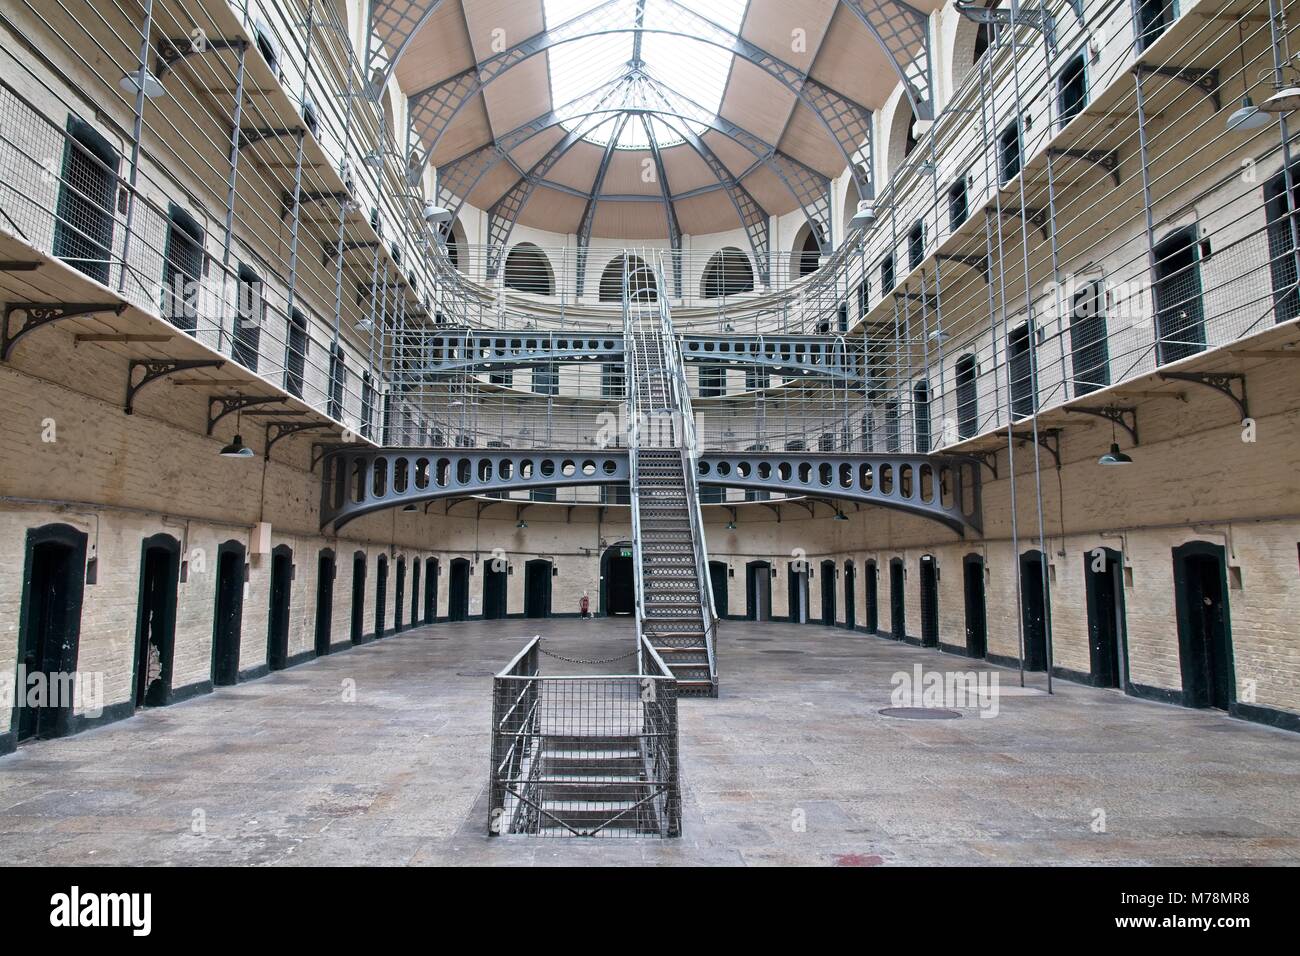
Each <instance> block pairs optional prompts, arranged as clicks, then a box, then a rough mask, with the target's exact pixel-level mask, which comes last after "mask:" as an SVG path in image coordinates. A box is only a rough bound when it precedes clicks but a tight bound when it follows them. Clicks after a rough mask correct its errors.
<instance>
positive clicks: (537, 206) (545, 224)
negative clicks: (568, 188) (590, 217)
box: [519, 186, 587, 235]
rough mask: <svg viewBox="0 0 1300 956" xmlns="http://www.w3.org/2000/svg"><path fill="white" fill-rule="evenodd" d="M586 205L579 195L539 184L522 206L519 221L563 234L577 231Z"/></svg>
mask: <svg viewBox="0 0 1300 956" xmlns="http://www.w3.org/2000/svg"><path fill="white" fill-rule="evenodd" d="M586 205H587V204H586V202H585V201H584V200H583V199H582V198H581V197H580V196H571V195H569V194H568V193H563V192H560V191H559V190H558V189H547V188H546V187H545V186H539V187H538V188H537V189H535V190H534V191H533V196H532V199H531V200H530V201H529V203H528V205H527V206H525V207H524V212H523V215H521V216H520V217H519V221H520V222H521V223H522V224H523V225H525V226H532V227H533V228H534V229H545V230H546V231H548V232H558V233H560V234H561V235H565V234H568V233H573V232H577V231H578V222H579V221H580V220H581V219H582V210H583V209H584V208H585V207H586Z"/></svg>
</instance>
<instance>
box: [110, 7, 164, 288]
mask: <svg viewBox="0 0 1300 956" xmlns="http://www.w3.org/2000/svg"><path fill="white" fill-rule="evenodd" d="M151 33H153V0H145V4H144V25H143V27H142V28H141V30H140V58H139V72H138V73H136V75H135V121H134V123H133V124H132V127H131V175H130V178H129V179H128V180H127V197H126V230H125V232H124V233H123V236H122V265H121V268H120V269H119V270H118V273H117V292H118V295H124V294H125V290H126V271H127V263H128V262H129V261H130V254H131V230H132V229H133V228H134V225H135V201H136V194H135V186H136V180H137V179H138V177H139V173H140V137H141V136H142V135H143V132H144V100H145V96H144V89H145V83H146V81H147V79H148V77H149V51H150V49H151V47H152V46H153V44H152V43H150V41H149V35H150V34H151ZM108 254H109V257H110V260H111V257H112V254H113V252H112V249H110V250H109V253H108Z"/></svg>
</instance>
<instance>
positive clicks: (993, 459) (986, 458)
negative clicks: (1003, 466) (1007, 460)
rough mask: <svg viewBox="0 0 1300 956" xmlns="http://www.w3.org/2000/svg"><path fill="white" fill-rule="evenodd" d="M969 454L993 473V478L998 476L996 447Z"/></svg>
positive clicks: (995, 478)
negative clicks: (991, 449)
mask: <svg viewBox="0 0 1300 956" xmlns="http://www.w3.org/2000/svg"><path fill="white" fill-rule="evenodd" d="M970 456H971V457H972V458H974V459H975V460H976V461H978V462H979V463H980V464H981V465H983V466H984V467H985V468H987V469H988V470H989V471H991V472H992V473H993V479H994V480H995V481H996V480H997V477H998V453H997V449H994V450H993V451H973V452H971V453H970Z"/></svg>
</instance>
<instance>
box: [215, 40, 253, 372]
mask: <svg viewBox="0 0 1300 956" xmlns="http://www.w3.org/2000/svg"><path fill="white" fill-rule="evenodd" d="M247 54H248V43H247V42H246V41H244V40H240V41H239V64H238V66H237V67H236V71H235V108H234V110H233V111H232V115H231V124H230V168H229V170H228V171H227V172H226V230H225V235H224V236H223V237H222V240H221V304H222V308H221V311H220V314H219V315H218V316H217V351H218V352H220V351H221V350H222V347H223V346H224V345H225V335H226V309H227V305H228V303H227V301H226V291H227V288H228V283H229V281H230V248H231V243H233V242H234V238H235V187H236V185H237V184H238V182H239V137H240V131H239V128H240V124H241V123H242V122H243V121H244V73H245V57H246V56H247ZM238 302H239V290H238V289H237V288H236V289H235V303H236V308H238ZM232 326H233V322H232ZM230 341H231V344H232V345H233V344H234V331H233V327H232V331H231V337H230Z"/></svg>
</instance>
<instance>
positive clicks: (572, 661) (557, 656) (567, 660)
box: [537, 645, 638, 664]
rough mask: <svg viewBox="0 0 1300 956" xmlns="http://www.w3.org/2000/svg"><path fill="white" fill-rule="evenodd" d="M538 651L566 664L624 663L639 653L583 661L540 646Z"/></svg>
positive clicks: (631, 652) (630, 652) (632, 652)
mask: <svg viewBox="0 0 1300 956" xmlns="http://www.w3.org/2000/svg"><path fill="white" fill-rule="evenodd" d="M537 649H538V650H539V651H541V652H542V653H543V654H545V655H546V656H547V657H552V658H554V659H555V660H557V661H564V663H566V664H612V663H614V662H615V661H624V660H627V659H628V658H629V657H635V656H636V655H637V653H638V652H637V651H628V652H627V653H626V654H620V655H618V657H602V658H598V659H596V658H593V659H591V660H583V659H582V658H581V657H565V656H564V655H562V654H555V653H552V652H551V651H548V650H547V649H546V648H544V647H542V646H540V645H538V648H537Z"/></svg>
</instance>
